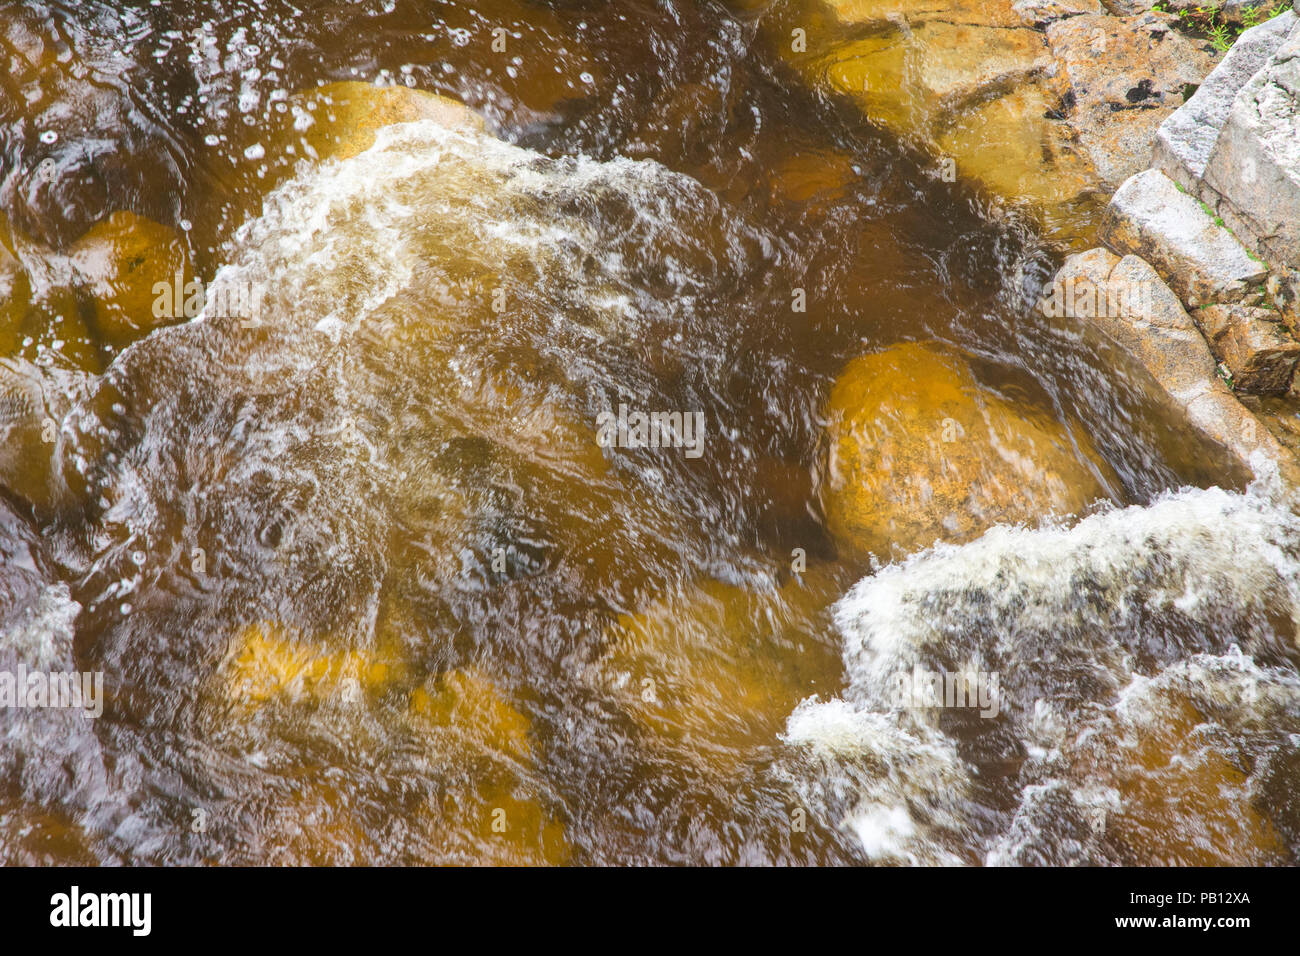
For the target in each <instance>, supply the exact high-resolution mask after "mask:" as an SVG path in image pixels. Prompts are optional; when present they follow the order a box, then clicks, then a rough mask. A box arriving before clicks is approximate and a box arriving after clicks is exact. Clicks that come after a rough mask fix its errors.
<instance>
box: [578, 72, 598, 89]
mask: <svg viewBox="0 0 1300 956" xmlns="http://www.w3.org/2000/svg"><path fill="white" fill-rule="evenodd" d="M578 79H580V80H582V82H584V83H586V84H588V85H590V84H592V83H595V82H596V78H595V77H594V76H592V75H591V74H590V73H588V72H586V71H585V70H584V71H583V72H581V73H579V74H578Z"/></svg>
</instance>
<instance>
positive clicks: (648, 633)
mask: <svg viewBox="0 0 1300 956" xmlns="http://www.w3.org/2000/svg"><path fill="white" fill-rule="evenodd" d="M845 585H846V582H837V581H835V580H834V579H833V578H832V577H831V576H830V575H829V574H828V573H825V572H818V573H811V574H807V575H805V577H804V580H803V581H799V580H792V581H791V582H789V583H788V584H786V585H784V586H782V587H781V588H779V589H769V590H764V589H762V588H753V587H740V586H736V585H732V584H725V583H723V582H720V581H716V580H713V579H705V580H702V581H699V582H697V583H696V584H694V585H692V586H690V587H689V588H687V589H686V590H685V591H684V592H682V593H680V594H674V595H672V596H669V597H666V598H663V599H661V600H659V601H656V602H654V603H653V604H651V605H650V606H648V607H646V608H644V609H642V610H641V611H639V612H638V613H636V614H631V615H624V616H623V617H621V618H619V620H618V622H617V624H616V625H615V626H614V627H613V628H612V629H611V631H610V633H609V634H608V638H609V640H610V642H611V647H610V650H609V652H608V654H607V656H606V657H605V658H604V659H603V660H602V662H601V663H600V665H599V666H598V668H597V671H596V673H597V676H598V679H599V680H600V681H601V683H602V684H604V685H606V686H607V687H608V688H609V689H612V690H613V691H614V692H615V693H616V694H617V695H618V696H619V697H620V699H622V700H623V701H624V702H625V705H626V707H627V709H628V711H629V712H630V713H631V714H632V715H633V716H634V717H635V718H636V719H637V720H638V721H639V722H641V723H642V724H643V725H644V726H646V727H647V728H648V729H649V730H650V731H652V732H653V733H654V734H655V735H657V736H658V737H660V738H662V739H663V740H664V741H666V742H670V743H672V744H683V745H685V746H688V747H692V748H694V749H695V750H696V751H697V752H699V753H701V754H702V755H704V756H705V758H706V759H707V760H709V761H711V762H713V763H715V764H716V765H718V766H719V767H724V768H725V767H727V766H730V765H731V764H732V763H734V761H735V760H736V759H738V758H741V757H743V756H744V755H745V754H746V753H747V752H749V751H750V750H752V748H753V747H754V746H756V745H760V746H761V745H763V744H765V743H772V742H774V741H775V739H776V735H777V734H778V733H779V732H780V730H781V728H782V727H783V726H784V721H785V718H786V717H787V716H789V714H790V711H791V710H793V709H794V706H795V705H796V704H797V703H798V702H799V701H800V700H802V699H803V698H805V697H808V696H810V695H813V694H816V693H819V692H821V693H826V692H830V691H831V690H832V689H834V688H836V687H837V683H836V682H837V681H838V680H839V678H840V673H841V666H840V661H839V655H838V652H837V651H836V650H835V649H829V650H828V649H827V648H824V647H822V646H820V645H819V644H818V643H817V642H816V641H815V640H814V639H813V638H812V637H810V635H813V634H815V633H818V629H819V627H824V626H825V621H823V620H821V618H820V615H821V614H823V613H824V612H825V610H826V609H827V608H828V607H829V606H830V605H831V604H832V603H833V602H834V601H835V600H836V598H838V597H839V596H840V594H841V593H842V592H843V588H844V586H845Z"/></svg>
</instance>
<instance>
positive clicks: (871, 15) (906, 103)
mask: <svg viewBox="0 0 1300 956" xmlns="http://www.w3.org/2000/svg"><path fill="white" fill-rule="evenodd" d="M762 29H763V31H764V34H765V36H766V39H767V42H768V43H769V45H770V46H771V48H772V49H773V50H774V51H775V52H776V53H777V54H778V55H779V56H781V57H782V58H783V59H785V60H786V61H787V62H789V63H790V64H791V65H792V66H793V67H794V68H795V70H797V71H798V72H799V73H800V75H802V76H803V78H804V80H805V81H806V82H807V83H808V84H810V85H812V86H814V87H817V88H819V89H821V90H823V91H826V92H831V93H837V94H840V95H843V96H846V97H848V98H849V99H851V100H853V101H854V102H856V103H857V105H858V106H859V107H860V108H861V110H862V112H863V113H864V115H865V116H866V117H867V118H869V119H870V120H871V121H872V122H874V123H877V124H879V125H881V126H883V127H885V128H886V129H888V130H889V131H890V132H892V133H894V134H895V135H897V136H899V137H902V138H903V139H904V140H906V141H908V142H911V143H913V144H915V145H917V146H918V147H920V148H921V149H923V150H925V151H927V152H928V153H930V154H931V159H932V161H933V162H934V163H935V165H936V166H940V164H943V166H942V167H941V168H944V169H945V170H950V171H951V172H952V174H953V175H954V176H955V179H954V180H953V181H954V182H956V183H966V184H971V185H974V186H975V187H977V188H978V189H979V190H981V191H983V192H984V193H985V194H987V195H988V196H989V197H990V198H992V199H996V200H997V201H999V203H1003V204H1006V205H1009V206H1012V207H1017V208H1021V209H1023V210H1025V211H1026V212H1028V213H1029V214H1031V215H1032V216H1033V217H1034V218H1035V219H1038V220H1040V221H1041V224H1042V225H1043V227H1044V228H1045V229H1046V231H1048V232H1049V233H1050V234H1051V235H1053V236H1054V237H1055V238H1057V239H1059V240H1062V241H1065V242H1068V243H1070V244H1071V245H1081V244H1083V243H1087V242H1089V241H1090V240H1091V238H1092V235H1093V232H1094V227H1093V226H1091V224H1090V222H1089V219H1090V216H1091V214H1092V213H1093V212H1094V211H1095V210H1093V209H1092V207H1091V205H1090V204H1089V199H1090V197H1092V195H1093V193H1094V192H1095V190H1096V187H1097V183H1098V176H1097V172H1096V170H1095V169H1094V167H1093V164H1092V162H1091V160H1090V159H1089V158H1088V157H1087V156H1086V155H1085V154H1084V152H1083V151H1082V150H1080V149H1079V148H1078V146H1077V143H1076V142H1075V136H1074V134H1073V132H1072V131H1071V130H1070V129H1069V127H1068V125H1067V124H1066V123H1065V122H1064V121H1063V120H1061V119H1059V118H1057V117H1058V116H1059V114H1060V111H1061V107H1062V103H1061V100H1060V97H1059V95H1057V94H1056V93H1055V92H1052V91H1051V90H1050V89H1049V87H1048V83H1047V81H1046V79H1045V75H1046V73H1047V72H1048V69H1049V67H1050V63H1051V59H1050V56H1049V51H1048V47H1047V43H1046V40H1045V38H1044V36H1043V34H1042V33H1041V32H1039V31H1037V30H1033V29H1029V28H1027V27H1026V25H1025V23H1024V22H1023V21H1022V20H1021V19H1020V17H1019V16H1018V15H1017V14H1016V12H1015V11H1014V9H1013V8H1012V3H1011V0H962V2H957V3H947V2H942V0H826V2H824V3H823V2H814V0H808V2H806V3H804V4H802V5H800V6H799V7H798V12H794V11H792V12H790V13H789V14H787V15H786V16H785V17H772V18H769V19H768V20H767V21H765V22H764V24H763V26H762ZM799 31H802V35H798V34H799ZM948 164H951V165H948Z"/></svg>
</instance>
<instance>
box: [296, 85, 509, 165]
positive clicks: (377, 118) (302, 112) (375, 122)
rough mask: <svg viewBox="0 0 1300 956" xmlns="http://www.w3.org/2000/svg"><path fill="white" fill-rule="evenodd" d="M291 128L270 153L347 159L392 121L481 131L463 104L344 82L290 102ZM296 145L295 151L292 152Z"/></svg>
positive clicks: (398, 89) (432, 95) (403, 90)
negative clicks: (426, 123) (419, 121)
mask: <svg viewBox="0 0 1300 956" xmlns="http://www.w3.org/2000/svg"><path fill="white" fill-rule="evenodd" d="M287 115H288V118H289V119H290V121H291V122H290V127H291V129H285V130H283V131H281V132H280V133H278V134H277V138H276V140H275V141H274V142H273V143H272V148H273V149H278V150H279V151H281V152H284V153H287V154H290V155H292V154H293V153H295V152H296V151H297V150H298V149H301V150H302V151H303V152H305V154H306V156H307V157H308V158H310V159H348V158H349V157H351V156H355V155H357V154H358V153H361V152H364V151H365V150H367V149H369V148H370V147H371V146H373V145H374V144H375V133H376V132H377V131H378V130H379V129H381V128H383V127H385V126H392V125H394V124H396V123H411V122H415V121H417V120H433V121H434V122H436V123H438V124H439V125H441V126H446V127H448V128H452V129H455V128H464V129H476V130H481V129H483V128H484V123H483V120H482V118H481V117H479V116H478V115H477V114H475V113H474V112H473V111H471V110H470V109H469V108H468V107H466V106H465V105H464V104H462V103H458V102H457V101H456V100H453V99H450V98H448V97H445V96H439V95H437V94H436V93H429V92H426V91H424V90H418V89H412V88H409V87H405V86H375V85H373V84H371V83H361V82H354V81H345V82H339V83H329V84H327V85H325V86H322V87H320V88H318V89H314V90H307V91H304V92H302V93H299V94H298V95H296V96H294V97H292V98H291V99H290V100H289V111H288V114H287ZM295 147H296V148H295Z"/></svg>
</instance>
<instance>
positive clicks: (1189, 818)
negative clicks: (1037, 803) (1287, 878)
mask: <svg viewBox="0 0 1300 956" xmlns="http://www.w3.org/2000/svg"><path fill="white" fill-rule="evenodd" d="M1165 703H1166V704H1167V706H1164V707H1162V708H1161V709H1160V711H1159V720H1158V723H1154V724H1151V725H1147V724H1143V725H1141V726H1140V727H1137V728H1134V730H1135V733H1134V734H1133V735H1132V736H1131V737H1126V738H1123V739H1119V740H1115V741H1111V742H1108V743H1107V744H1106V746H1105V756H1104V757H1103V765H1102V766H1096V765H1093V764H1091V763H1089V764H1083V765H1080V766H1078V767H1076V770H1077V771H1079V772H1080V773H1082V774H1083V775H1084V776H1085V777H1086V779H1087V780H1088V781H1089V782H1092V783H1098V782H1101V783H1104V784H1105V785H1107V786H1113V787H1114V788H1115V789H1116V790H1118V791H1119V795H1120V805H1119V808H1118V809H1117V810H1115V811H1113V812H1111V813H1108V814H1107V818H1106V837H1107V839H1108V840H1109V841H1112V842H1113V843H1114V844H1115V845H1116V846H1117V847H1119V848H1120V852H1121V853H1123V854H1126V855H1127V857H1128V858H1127V859H1126V860H1124V861H1123V862H1124V863H1125V865H1143V866H1152V865H1157V866H1260V865H1265V864H1268V863H1271V862H1277V859H1276V858H1277V856H1278V855H1279V853H1281V852H1284V847H1283V846H1282V843H1281V841H1280V839H1279V838H1278V835H1277V833H1276V831H1275V830H1274V829H1273V826H1272V824H1271V823H1270V822H1269V820H1268V818H1267V817H1266V816H1264V815H1263V814H1261V813H1259V812H1258V811H1257V810H1256V809H1255V808H1254V807H1253V806H1252V805H1251V803H1250V789H1249V785H1248V780H1247V774H1246V773H1245V772H1244V771H1243V770H1242V768H1240V767H1238V766H1236V765H1235V764H1234V763H1233V762H1232V761H1231V760H1229V759H1228V757H1227V756H1226V755H1225V754H1224V753H1222V752H1221V751H1219V750H1218V749H1216V748H1215V747H1214V746H1213V745H1212V744H1211V743H1210V742H1209V741H1206V740H1203V739H1201V738H1199V737H1198V734H1197V733H1196V728H1197V726H1198V725H1200V724H1203V723H1205V722H1206V718H1205V716H1204V715H1202V714H1201V713H1200V712H1199V711H1197V710H1196V708H1195V707H1193V706H1192V704H1191V703H1190V702H1189V701H1187V700H1185V699H1181V698H1177V697H1172V698H1167V699H1166V701H1165Z"/></svg>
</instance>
